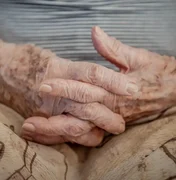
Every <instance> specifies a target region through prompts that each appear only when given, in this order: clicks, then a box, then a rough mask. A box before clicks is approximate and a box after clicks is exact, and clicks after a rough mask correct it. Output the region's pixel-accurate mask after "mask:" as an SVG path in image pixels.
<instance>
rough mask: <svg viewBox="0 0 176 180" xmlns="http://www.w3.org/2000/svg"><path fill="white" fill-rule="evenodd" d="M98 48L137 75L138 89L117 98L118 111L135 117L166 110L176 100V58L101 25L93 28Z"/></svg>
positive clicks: (125, 69) (130, 119)
mask: <svg viewBox="0 0 176 180" xmlns="http://www.w3.org/2000/svg"><path fill="white" fill-rule="evenodd" d="M92 40H93V44H94V47H95V48H96V50H97V51H98V52H99V54H101V55H102V56H103V57H105V58H106V59H107V60H108V61H110V62H111V63H113V64H115V65H116V66H117V67H119V68H120V70H121V72H122V73H124V74H126V75H128V76H129V77H131V78H133V79H135V81H136V82H137V85H138V87H139V92H138V93H137V94H136V95H135V96H131V97H127V96H126V97H124V96H121V97H118V98H116V99H117V101H116V103H115V104H116V109H115V112H116V113H119V114H121V115H122V116H123V117H124V119H125V121H133V120H137V119H139V118H142V117H146V116H149V115H152V114H157V113H159V112H161V111H163V110H166V109H167V108H169V107H170V106H172V105H174V104H175V103H176V94H175V92H176V91H175V90H176V82H175V81H176V60H175V58H174V57H168V56H161V55H159V54H156V53H153V52H149V51H147V50H144V49H136V48H132V47H129V46H127V45H125V44H122V43H121V42H120V41H118V40H116V39H115V38H113V37H110V36H108V35H107V34H106V33H104V32H103V31H102V30H101V29H100V28H98V27H95V28H93V32H92Z"/></svg>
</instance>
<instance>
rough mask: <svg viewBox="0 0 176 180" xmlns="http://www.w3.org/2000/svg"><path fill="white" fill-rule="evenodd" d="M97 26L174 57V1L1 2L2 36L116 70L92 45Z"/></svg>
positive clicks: (72, 0)
mask: <svg viewBox="0 0 176 180" xmlns="http://www.w3.org/2000/svg"><path fill="white" fill-rule="evenodd" d="M95 25H98V26H100V27H101V28H103V29H104V30H105V32H107V33H108V34H110V35H112V36H114V37H116V38H117V39H119V40H121V41H122V42H124V43H127V44H129V45H131V46H135V47H141V48H146V49H149V50H151V51H155V52H158V53H160V54H166V55H174V56H176V0H0V38H1V39H3V40H5V41H8V42H15V43H35V44H36V45H39V46H41V47H44V48H48V49H51V50H52V51H54V52H55V53H57V55H58V56H60V57H63V58H68V59H71V60H81V61H90V62H96V63H99V64H102V65H104V66H107V67H110V68H114V67H113V65H110V64H109V63H107V62H106V61H104V59H103V58H101V57H100V56H99V55H98V54H97V53H96V51H95V50H94V48H93V46H92V41H91V28H92V26H95Z"/></svg>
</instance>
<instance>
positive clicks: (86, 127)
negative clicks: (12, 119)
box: [21, 115, 94, 136]
mask: <svg viewBox="0 0 176 180" xmlns="http://www.w3.org/2000/svg"><path fill="white" fill-rule="evenodd" d="M92 127H94V125H93V124H92V123H90V122H86V121H82V120H79V119H77V118H75V117H73V116H71V115H58V116H52V117H50V118H48V119H47V118H44V117H31V118H28V119H27V120H25V122H24V124H23V126H22V131H21V134H22V135H23V134H25V132H30V133H31V134H32V133H33V134H36V133H38V134H45V135H48V136H58V135H70V136H80V135H82V134H84V133H87V132H89V131H90V130H91V129H92Z"/></svg>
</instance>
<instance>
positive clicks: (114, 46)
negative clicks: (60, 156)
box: [0, 27, 176, 146]
mask: <svg viewBox="0 0 176 180" xmlns="http://www.w3.org/2000/svg"><path fill="white" fill-rule="evenodd" d="M92 41H93V45H94V47H95V49H96V50H97V52H98V53H99V54H100V55H101V56H103V57H104V58H105V59H106V60H108V61H110V62H111V63H113V64H115V65H116V66H117V67H119V68H120V70H121V73H115V72H113V71H112V70H107V69H106V68H103V67H99V66H98V65H93V66H91V65H92V64H91V65H90V63H89V64H88V65H87V64H86V63H84V62H82V64H83V66H82V67H83V70H80V69H81V68H79V67H80V64H79V65H78V63H77V62H76V65H75V64H74V63H73V62H70V61H67V60H63V59H60V58H59V60H60V61H58V60H57V62H60V64H58V63H56V59H57V58H56V56H55V55H53V54H52V53H51V52H50V53H51V54H50V53H48V52H47V53H46V54H45V52H44V51H43V52H42V53H43V54H42V56H41V53H40V58H39V59H42V60H41V61H40V62H39V63H38V64H37V65H34V64H33V63H30V62H29V61H31V59H33V61H34V59H38V58H37V56H36V57H35V56H34V55H33V56H32V57H35V58H31V56H30V58H29V60H27V61H26V62H27V63H28V65H26V64H25V63H24V62H23V61H22V62H21V61H20V63H22V64H23V63H24V66H22V67H21V66H18V67H20V70H19V71H17V72H16V73H15V76H14V74H13V75H12V74H11V73H12V71H13V70H14V69H15V68H16V67H17V66H15V65H14V64H13V61H11V59H10V55H9V57H8V58H2V57H1V60H2V59H4V62H3V61H1V66H0V67H1V72H2V73H1V79H2V80H1V82H3V83H2V84H3V88H4V90H1V92H3V93H2V96H1V101H2V102H3V103H5V104H6V105H9V106H10V107H12V108H13V109H15V110H17V111H18V112H20V113H21V114H23V115H24V116H25V117H30V116H31V115H35V116H36V117H32V118H28V119H27V120H26V121H25V122H24V125H23V128H22V135H23V137H25V138H27V139H30V140H33V141H37V142H40V143H44V144H55V143H61V142H68V141H70V142H76V143H79V144H83V145H87V146H96V145H98V144H99V143H100V142H101V141H102V139H103V137H104V130H105V131H107V132H110V133H113V134H118V133H121V132H123V131H124V130H125V122H132V121H134V120H138V119H140V118H144V117H147V116H150V115H155V114H157V113H159V112H161V111H164V110H166V109H168V108H169V107H172V106H174V105H175V103H176V102H175V101H176V99H175V97H176V96H175V88H176V85H175V84H176V83H175V80H176V77H175V73H176V61H175V58H174V57H167V56H161V55H159V54H156V53H153V52H149V51H146V50H143V49H136V48H132V47H129V46H127V45H124V44H122V43H121V42H120V41H118V40H116V39H115V38H113V37H110V36H108V35H107V34H106V33H104V32H103V31H102V30H101V29H100V28H99V27H94V28H93V29H92ZM1 46H2V45H1ZM10 46H14V45H10ZM28 46H30V47H32V48H34V49H35V51H36V49H37V48H36V47H34V46H31V45H28ZM22 47H24V45H23V46H22ZM25 47H26V46H25ZM8 48H9V47H8ZM8 48H7V49H8ZM1 50H2V48H1ZM3 51H5V50H4V49H3ZM23 51H24V50H23ZM39 51H41V49H40V50H39ZM15 52H16V51H15ZM1 54H3V53H0V55H1ZM34 54H35V53H34ZM48 54H50V55H49V56H48ZM19 55H21V51H19ZM1 56H2V55H1ZM15 57H16V56H15ZM25 57H26V56H25ZM41 57H42V58H41ZM50 57H52V61H49V60H48V59H50ZM5 59H6V60H5ZM7 59H8V66H7V65H6V66H4V64H5V61H6V62H7ZM18 59H19V58H18ZM18 62H19V61H18ZM48 62H49V65H48ZM30 64H32V65H30ZM66 64H67V65H66ZM9 65H10V66H9ZM57 65H58V66H57ZM86 65H87V66H86ZM89 66H91V67H89ZM26 67H28V73H27V70H26ZM29 67H30V68H29ZM84 67H85V68H84ZM59 68H60V69H59ZM78 68H79V69H78ZM29 69H32V72H33V73H32V74H33V76H32V75H31V73H29ZM58 69H59V70H63V73H62V71H58ZM90 69H91V70H90ZM78 70H80V72H79V71H78ZM25 72H26V75H25V76H21V74H25ZM78 72H79V73H78ZM27 74H28V75H29V74H30V76H27ZM119 75H120V76H119ZM12 77H15V79H14V78H12ZM32 77H37V78H36V79H35V78H32ZM43 77H44V78H43ZM105 77H106V78H105ZM119 77H120V78H119ZM34 79H35V80H34ZM124 79H125V80H124ZM7 82H8V83H7ZM26 82H27V83H26ZM80 83H83V84H82V85H81V84H80ZM24 84H25V86H24ZM129 84H130V87H132V88H130V91H127V89H128V90H129V88H128V87H129V86H128V85H129ZM135 84H137V87H138V88H136V86H135ZM12 87H13V88H12ZM3 88H1V89H3ZM38 89H39V92H38ZM88 89H89V90H90V91H89V92H88ZM131 90H132V91H131ZM19 92H20V93H19ZM36 92H37V93H36ZM73 92H74V93H73ZM76 92H77V93H76ZM18 93H19V94H18ZM130 93H131V94H130ZM24 97H25V98H24ZM14 101H15V102H14ZM19 106H20V107H19ZM26 110H27V111H26ZM59 114H61V115H59ZM38 116H40V117H38ZM41 116H43V117H41ZM50 116H51V117H50ZM75 124H76V126H75Z"/></svg>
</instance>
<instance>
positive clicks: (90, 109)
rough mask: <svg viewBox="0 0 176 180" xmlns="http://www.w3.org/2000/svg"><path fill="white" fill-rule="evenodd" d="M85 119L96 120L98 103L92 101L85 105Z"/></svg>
mask: <svg viewBox="0 0 176 180" xmlns="http://www.w3.org/2000/svg"><path fill="white" fill-rule="evenodd" d="M83 112H84V119H86V120H94V119H95V118H96V114H97V103H90V104H87V105H85V106H84V110H83Z"/></svg>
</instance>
